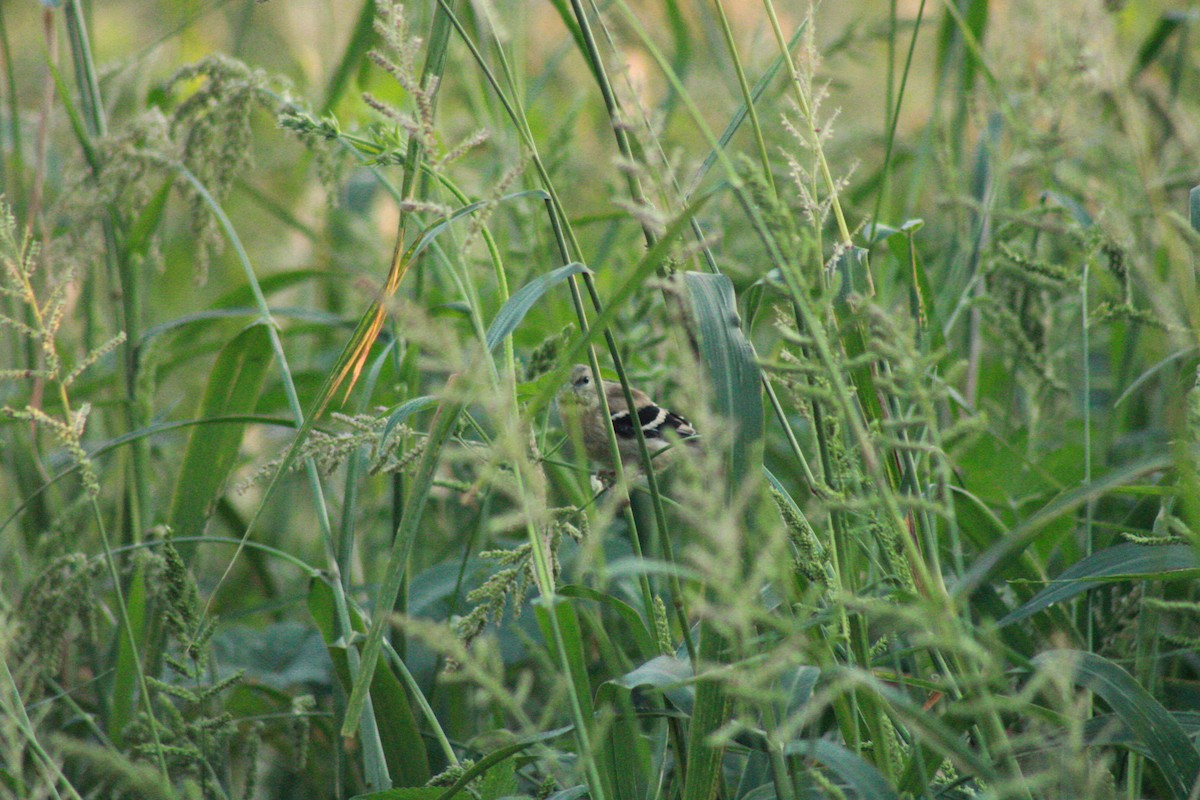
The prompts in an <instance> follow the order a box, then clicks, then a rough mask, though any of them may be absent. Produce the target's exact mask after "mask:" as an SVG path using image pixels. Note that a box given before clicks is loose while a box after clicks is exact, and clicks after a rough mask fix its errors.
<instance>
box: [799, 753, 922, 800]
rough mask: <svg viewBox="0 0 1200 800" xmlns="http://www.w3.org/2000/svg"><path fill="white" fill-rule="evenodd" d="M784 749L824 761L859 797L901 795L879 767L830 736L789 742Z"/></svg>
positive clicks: (887, 798) (882, 799) (882, 798)
mask: <svg viewBox="0 0 1200 800" xmlns="http://www.w3.org/2000/svg"><path fill="white" fill-rule="evenodd" d="M784 752H785V753H786V754H787V755H789V756H803V757H806V758H811V759H812V760H813V761H816V762H817V763H818V764H822V765H824V766H825V767H826V768H827V769H828V770H829V771H830V772H832V773H833V774H834V775H836V776H837V777H838V778H840V779H841V781H842V783H844V784H845V785H846V786H848V787H850V788H851V789H853V790H854V792H855V794H856V795H857V796H858V797H869V798H872V800H876V798H878V800H891V799H892V798H899V797H900V795H898V794H896V792H895V790H893V789H892V787H890V786H888V783H887V781H886V780H884V778H883V775H881V774H880V773H879V770H877V769H875V767H873V766H871V765H870V764H868V763H867V762H866V761H863V760H862V759H861V758H860V757H858V756H856V755H855V754H854V753H852V752H850V751H849V750H847V749H846V748H845V747H843V746H842V745H840V744H838V743H837V742H832V741H829V740H828V739H801V740H799V741H795V742H788V743H787V745H786V746H785V747H784Z"/></svg>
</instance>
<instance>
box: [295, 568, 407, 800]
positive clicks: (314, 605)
mask: <svg viewBox="0 0 1200 800" xmlns="http://www.w3.org/2000/svg"><path fill="white" fill-rule="evenodd" d="M308 610H309V613H310V614H311V615H312V618H313V621H314V622H315V623H316V625H317V628H318V629H319V630H320V631H321V636H322V638H324V640H325V646H326V648H327V649H328V651H329V657H330V658H331V659H333V664H334V667H335V669H336V671H337V675H338V679H339V680H340V681H341V683H342V686H344V687H346V688H349V687H350V685H351V680H350V667H349V663H348V659H347V657H346V648H347V647H350V646H352V645H349V644H347V637H344V636H338V635H337V625H336V612H337V608H336V605H335V602H334V597H333V590H332V589H331V588H330V586H329V584H328V583H326V582H325V580H324V579H320V578H318V579H314V580H313V581H312V582H310V583H309V588H308ZM350 615H351V624H353V626H354V630H355V631H356V632H359V633H361V632H362V631H363V630H365V626H364V625H363V621H362V618H361V617H360V616H359V615H358V613H357V612H356V611H354V610H353V609H351V611H350ZM371 701H372V703H373V705H374V708H375V715H376V719H378V720H379V738H380V740H381V741H382V742H383V748H384V756H385V757H386V758H387V762H388V772H389V774H390V775H391V776H392V781H393V782H394V783H395V784H396V785H398V786H401V787H411V786H421V785H422V784H424V783H425V782H426V781H428V780H429V755H428V753H427V752H426V749H425V741H424V739H422V738H421V731H420V730H419V729H418V728H417V721H416V718H415V717H414V716H413V713H412V708H411V706H409V703H408V696H407V695H406V694H405V692H404V687H403V686H402V685H401V683H400V680H399V679H398V678H397V677H396V676H395V675H394V674H393V673H392V671H391V670H390V669H386V668H384V669H379V670H376V671H375V674H374V676H373V678H372V680H371Z"/></svg>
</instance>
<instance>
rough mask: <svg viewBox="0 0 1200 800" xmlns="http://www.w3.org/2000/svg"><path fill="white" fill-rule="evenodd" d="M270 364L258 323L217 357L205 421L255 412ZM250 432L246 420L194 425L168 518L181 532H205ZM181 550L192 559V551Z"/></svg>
mask: <svg viewBox="0 0 1200 800" xmlns="http://www.w3.org/2000/svg"><path fill="white" fill-rule="evenodd" d="M270 364H271V346H270V341H269V339H268V335H267V328H266V326H265V325H261V324H258V325H252V326H250V327H249V328H247V329H246V330H244V331H242V332H241V333H240V334H238V335H237V336H236V337H235V338H234V339H233V341H231V342H229V344H227V345H225V347H224V348H222V350H221V353H220V354H219V355H218V356H217V361H216V363H215V364H213V368H212V372H211V373H210V374H209V376H208V386H207V387H205V390H204V396H203V397H202V398H201V400H200V407H199V408H198V409H197V410H196V416H197V417H200V418H202V419H203V418H209V417H220V416H225V415H238V414H249V413H251V412H253V411H254V408H255V406H256V405H257V403H258V396H259V393H260V392H261V391H262V386H263V381H264V379H265V378H266V373H267V367H268V366H270ZM244 430H245V425H244V424H219V425H218V424H213V425H202V426H197V427H194V428H193V429H192V431H191V434H190V435H189V436H188V443H187V447H186V449H185V450H184V453H183V465H182V466H181V467H180V470H179V478H178V479H177V480H176V482H175V493H174V495H173V496H172V499H171V510H170V513H169V515H168V517H167V519H168V520H169V522H170V525H171V528H172V530H174V532H175V535H177V536H180V537H187V536H198V535H200V534H201V533H203V532H204V524H205V522H206V521H207V519H208V515H209V513H210V511H211V509H212V507H213V505H214V504H215V503H216V501H217V498H219V497H220V496H221V493H222V492H223V491H224V488H225V482H226V480H227V479H228V478H229V473H230V471H232V469H233V467H234V465H235V464H236V462H237V455H238V450H239V449H240V448H241V444H242V433H243V431H244ZM181 552H182V553H184V554H185V557H186V555H187V553H188V552H189V551H188V550H181Z"/></svg>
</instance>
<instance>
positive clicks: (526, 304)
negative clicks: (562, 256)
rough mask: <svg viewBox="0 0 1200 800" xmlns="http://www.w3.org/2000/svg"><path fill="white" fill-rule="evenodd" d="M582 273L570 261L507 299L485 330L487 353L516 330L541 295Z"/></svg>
mask: <svg viewBox="0 0 1200 800" xmlns="http://www.w3.org/2000/svg"><path fill="white" fill-rule="evenodd" d="M583 272H587V267H585V266H584V265H583V264H580V263H579V262H578V261H572V262H571V263H570V264H566V265H564V266H561V267H559V268H558V269H556V270H552V271H550V272H547V273H546V274H545V275H539V276H538V277H536V278H534V279H533V280H531V281H530V282H529V283H527V284H525V285H524V286H522V287H521V288H520V289H518V290H517V291H516V293H515V294H513V296H512V297H510V298H508V302H506V303H505V304H504V305H503V306H501V307H500V310H499V311H497V312H496V318H495V319H494V320H492V324H491V326H490V327H489V328H488V330H487V349H488V352H491V351H492V350H495V349H496V346H497V345H498V344H500V343H501V342H502V341H504V338H505V337H506V336H508V335H509V334H511V333H512V332H513V331H514V330H516V328H517V326H518V325H520V324H521V320H523V319H525V315H526V314H528V313H529V309H531V308H533V304H534V303H536V302H537V301H538V300H539V299H540V298H541V296H542V295H544V294H545V293H546V292H547V291H549V290H550V289H551V288H552V287H554V286H557V285H558V284H560V283H562V282H563V281H565V280H566V279H567V278H569V277H571V276H572V275H579V274H580V273H583Z"/></svg>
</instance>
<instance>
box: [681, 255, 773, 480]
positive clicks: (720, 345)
mask: <svg viewBox="0 0 1200 800" xmlns="http://www.w3.org/2000/svg"><path fill="white" fill-rule="evenodd" d="M683 277H684V282H685V285H686V286H687V292H688V297H689V299H690V301H691V309H692V313H693V318H694V320H695V323H696V333H697V338H698V341H699V346H700V357H701V359H702V360H703V362H704V366H705V368H706V371H707V373H708V381H709V385H710V386H711V387H712V391H713V400H714V410H715V411H716V412H717V413H718V414H720V415H721V416H722V417H724V418H725V419H726V420H729V422H730V430H731V432H732V436H731V437H730V440H729V450H728V451H727V453H726V459H725V463H726V468H727V474H728V479H729V486H728V487H727V490H728V491H729V492H730V493H732V492H736V491H737V487H738V486H740V485H741V484H742V482H743V481H744V480H745V479H746V478H747V477H748V476H749V475H750V473H751V470H755V471H757V469H758V465H759V464H761V463H762V453H761V446H762V437H763V402H762V383H761V381H762V376H761V374H760V372H759V369H758V361H757V359H756V358H755V355H754V348H753V346H752V345H751V344H750V340H749V339H747V338H746V334H745V331H743V330H742V321H741V318H740V317H739V316H738V311H737V299H736V298H735V297H734V293H733V284H732V283H731V282H730V281H729V278H727V277H725V276H724V275H720V274H712V273H706V272H685V273H684V274H683Z"/></svg>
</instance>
